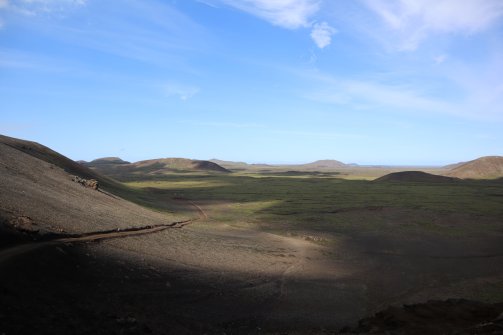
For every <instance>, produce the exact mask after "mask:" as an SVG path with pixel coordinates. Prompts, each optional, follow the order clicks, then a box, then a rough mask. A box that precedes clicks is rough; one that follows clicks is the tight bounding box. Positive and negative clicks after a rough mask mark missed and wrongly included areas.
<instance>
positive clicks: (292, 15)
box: [199, 0, 337, 49]
mask: <svg viewBox="0 0 503 335" xmlns="http://www.w3.org/2000/svg"><path fill="white" fill-rule="evenodd" d="M199 1H200V2H203V3H205V4H208V5H210V6H211V5H214V4H215V2H218V3H223V4H225V5H228V6H231V7H233V8H236V9H238V10H241V11H244V12H247V13H249V14H251V15H254V16H256V17H259V18H261V19H263V20H266V21H268V22H269V23H271V24H273V25H276V26H279V27H282V28H286V29H298V28H311V38H312V39H313V41H314V43H315V44H316V45H317V46H318V47H319V48H320V49H323V48H325V47H326V46H328V45H330V43H331V42H332V35H334V34H335V33H336V32H337V30H336V29H335V28H333V27H331V26H330V25H329V24H328V23H327V22H315V21H314V20H313V16H315V14H316V13H317V12H318V11H319V10H320V5H321V0H214V1H213V2H208V0H199Z"/></svg>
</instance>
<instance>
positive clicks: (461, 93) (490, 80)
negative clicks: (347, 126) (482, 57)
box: [290, 61, 503, 121]
mask: <svg viewBox="0 0 503 335" xmlns="http://www.w3.org/2000/svg"><path fill="white" fill-rule="evenodd" d="M496 62H497V63H499V64H500V65H501V66H503V64H501V63H502V62H501V61H496ZM495 66H498V65H495V64H491V65H487V67H486V70H487V71H488V69H489V68H491V69H493V72H494V67H495ZM486 70H484V69H481V68H477V69H470V68H469V67H466V66H461V65H460V66H458V67H451V68H450V70H449V71H450V78H448V80H449V81H450V85H451V90H454V91H455V92H456V93H455V94H456V98H453V97H452V96H451V97H447V98H443V97H442V96H439V95H435V94H434V93H435V92H434V91H435V90H431V89H428V87H425V86H424V85H415V84H414V82H410V83H408V84H402V85H400V84H397V83H396V81H397V78H396V77H394V76H392V77H390V78H389V80H376V79H375V78H373V79H372V78H370V77H367V78H362V79H359V80H357V79H352V78H340V77H333V76H330V75H327V74H323V73H320V72H318V71H311V70H309V71H299V70H297V69H292V70H290V71H291V72H292V73H294V74H295V75H297V76H300V77H301V78H302V79H304V80H305V81H306V82H308V83H310V87H312V88H311V89H309V90H306V91H305V92H303V93H302V95H303V96H304V97H305V98H307V99H309V100H313V101H318V102H323V103H329V104H335V105H340V106H344V107H346V108H347V109H348V111H349V110H353V111H357V110H365V111H366V112H368V111H371V110H375V111H376V112H382V111H387V112H393V113H421V114H430V115H435V114H437V115H451V116H454V117H460V118H465V119H478V120H495V121H503V107H502V106H503V81H502V80H501V79H499V78H503V73H501V71H499V70H498V71H496V73H494V74H492V75H488V74H486V73H484V72H486ZM476 73H478V74H479V76H477V75H476ZM477 78H478V79H477ZM482 78H483V79H482ZM432 91H433V92H432Z"/></svg>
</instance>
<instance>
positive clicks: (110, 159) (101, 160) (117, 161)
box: [88, 157, 129, 165]
mask: <svg viewBox="0 0 503 335" xmlns="http://www.w3.org/2000/svg"><path fill="white" fill-rule="evenodd" d="M96 164H129V162H127V161H125V160H122V159H121V158H119V157H103V158H97V159H95V160H93V161H91V162H89V163H88V165H96Z"/></svg>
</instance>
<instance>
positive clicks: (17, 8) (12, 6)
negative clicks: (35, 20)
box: [0, 0, 87, 16]
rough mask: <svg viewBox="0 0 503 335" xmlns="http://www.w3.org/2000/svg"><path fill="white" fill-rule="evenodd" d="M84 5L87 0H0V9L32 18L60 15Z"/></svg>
mask: <svg viewBox="0 0 503 335" xmlns="http://www.w3.org/2000/svg"><path fill="white" fill-rule="evenodd" d="M86 3H87V0H0V9H3V10H9V11H12V12H15V13H18V14H23V15H30V16H33V15H38V14H41V13H45V14H48V13H61V12H64V11H66V10H69V9H71V8H73V7H79V6H83V5H85V4H86Z"/></svg>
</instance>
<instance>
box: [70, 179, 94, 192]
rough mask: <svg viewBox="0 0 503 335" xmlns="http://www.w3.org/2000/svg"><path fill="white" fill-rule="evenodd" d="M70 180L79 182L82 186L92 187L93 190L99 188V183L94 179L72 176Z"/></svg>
mask: <svg viewBox="0 0 503 335" xmlns="http://www.w3.org/2000/svg"><path fill="white" fill-rule="evenodd" d="M72 181H74V182H76V183H79V184H80V185H82V186H84V187H88V188H92V189H93V190H98V188H99V183H98V181H97V180H96V179H85V178H80V177H79V176H73V177H72Z"/></svg>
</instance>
